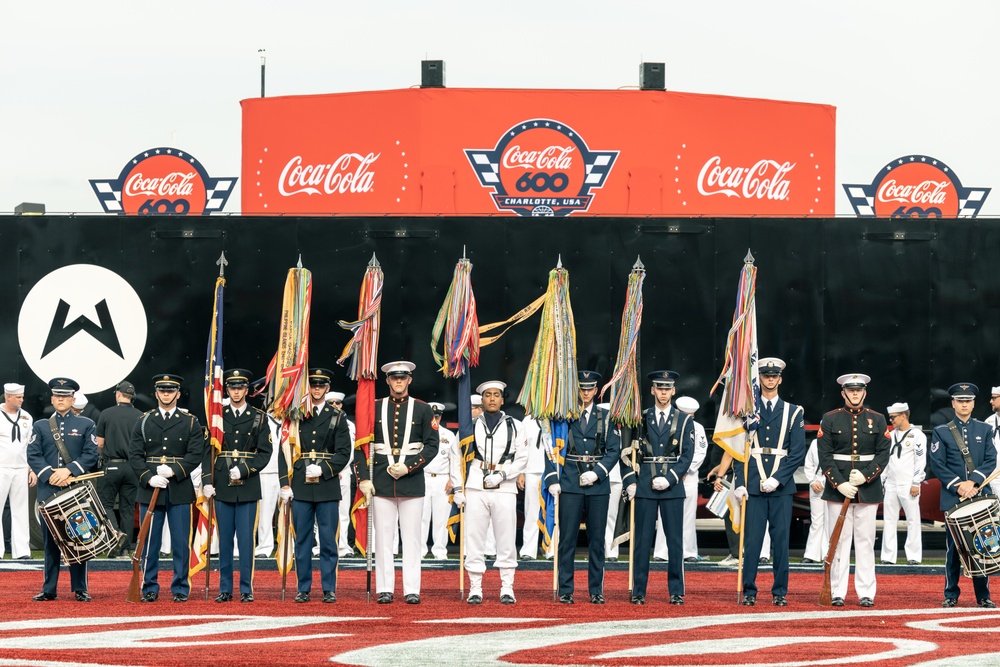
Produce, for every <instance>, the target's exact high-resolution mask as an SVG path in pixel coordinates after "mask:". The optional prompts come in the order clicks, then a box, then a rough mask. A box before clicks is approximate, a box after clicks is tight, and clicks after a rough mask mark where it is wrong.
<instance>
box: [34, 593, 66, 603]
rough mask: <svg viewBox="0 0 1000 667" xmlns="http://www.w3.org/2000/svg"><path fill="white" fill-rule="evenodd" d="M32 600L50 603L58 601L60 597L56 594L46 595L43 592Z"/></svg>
mask: <svg viewBox="0 0 1000 667" xmlns="http://www.w3.org/2000/svg"><path fill="white" fill-rule="evenodd" d="M31 599H32V600H34V601H35V602H49V601H51V600H58V599H59V596H58V595H56V594H55V593H46V592H44V591H42V592H41V593H39V594H38V595H36V596H34V597H33V598H31Z"/></svg>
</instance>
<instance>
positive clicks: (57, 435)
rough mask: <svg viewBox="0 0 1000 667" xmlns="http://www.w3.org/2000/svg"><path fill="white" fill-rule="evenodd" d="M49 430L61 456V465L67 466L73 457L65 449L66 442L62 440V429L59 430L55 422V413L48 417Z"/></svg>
mask: <svg viewBox="0 0 1000 667" xmlns="http://www.w3.org/2000/svg"><path fill="white" fill-rule="evenodd" d="M49 430H50V431H52V439H53V440H55V443H56V449H58V450H59V456H60V457H62V460H63V465H64V466H68V465H69V464H70V463H72V462H73V457H72V456H70V455H69V450H68V449H66V443H65V442H63V436H62V431H60V430H59V425H58V424H56V416H55V413H53V414H52V416H51V417H49Z"/></svg>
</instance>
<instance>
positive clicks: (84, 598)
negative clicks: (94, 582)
mask: <svg viewBox="0 0 1000 667" xmlns="http://www.w3.org/2000/svg"><path fill="white" fill-rule="evenodd" d="M93 599H94V598H92V597H90V593H88V592H87V591H77V592H76V601H77V602H90V601H91V600H93Z"/></svg>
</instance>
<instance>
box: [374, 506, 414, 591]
mask: <svg viewBox="0 0 1000 667" xmlns="http://www.w3.org/2000/svg"><path fill="white" fill-rule="evenodd" d="M374 501H375V502H374V506H373V510H374V512H375V515H374V524H375V566H376V567H375V592H376V593H394V592H395V588H396V570H395V567H394V566H393V553H392V549H391V548H390V547H389V545H390V544H392V538H393V536H394V535H395V533H396V526H397V525H398V526H402V530H401V531H400V538H401V540H402V543H403V594H404V595H410V594H411V593H415V594H417V595H419V594H420V558H421V556H423V555H424V548H423V546H422V545H421V544H420V515H421V514H422V513H423V509H424V498H423V496H417V497H415V498H383V497H381V496H375V498H374Z"/></svg>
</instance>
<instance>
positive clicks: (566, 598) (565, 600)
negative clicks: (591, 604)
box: [559, 593, 573, 604]
mask: <svg viewBox="0 0 1000 667" xmlns="http://www.w3.org/2000/svg"><path fill="white" fill-rule="evenodd" d="M559 604H573V594H572V593H566V594H564V595H560V596H559Z"/></svg>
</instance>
